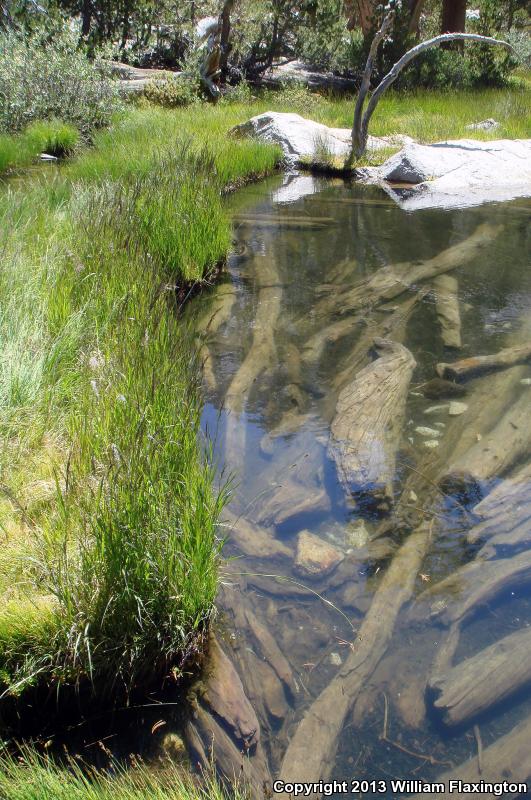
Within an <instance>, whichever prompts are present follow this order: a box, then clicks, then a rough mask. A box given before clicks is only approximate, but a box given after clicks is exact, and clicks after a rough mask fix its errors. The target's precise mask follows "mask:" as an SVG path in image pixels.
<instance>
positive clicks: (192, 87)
mask: <svg viewBox="0 0 531 800" xmlns="http://www.w3.org/2000/svg"><path fill="white" fill-rule="evenodd" d="M145 96H146V98H147V99H148V100H149V101H150V102H151V103H155V104H156V105H158V106H162V107H163V108H178V107H179V106H190V105H192V103H197V101H198V100H199V85H198V83H197V81H196V80H195V78H188V77H185V76H182V75H180V76H176V77H174V78H166V79H164V80H154V81H150V82H149V83H148V85H147V86H146V90H145Z"/></svg>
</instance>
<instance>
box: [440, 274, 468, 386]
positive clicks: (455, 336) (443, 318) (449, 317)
mask: <svg viewBox="0 0 531 800" xmlns="http://www.w3.org/2000/svg"><path fill="white" fill-rule="evenodd" d="M458 288H459V284H458V282H457V278H456V277H454V275H439V276H437V277H436V278H435V280H434V281H433V289H434V293H435V311H436V313H437V318H438V320H439V324H440V326H441V336H442V340H443V344H444V345H445V347H452V348H454V349H459V348H460V347H461V344H462V343H461V314H460V313H459V298H458ZM441 377H446V376H441Z"/></svg>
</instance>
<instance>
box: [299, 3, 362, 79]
mask: <svg viewBox="0 0 531 800" xmlns="http://www.w3.org/2000/svg"><path fill="white" fill-rule="evenodd" d="M308 6H309V8H308V16H307V18H306V19H305V20H304V22H305V24H304V25H301V26H300V28H299V30H298V41H297V56H298V57H299V58H300V59H301V60H302V61H304V62H306V63H308V64H310V65H312V66H314V67H316V68H319V69H326V70H332V71H334V72H339V73H348V72H350V71H352V70H358V69H359V68H360V66H361V62H362V54H363V36H362V34H361V31H347V29H346V24H345V16H344V12H343V2H342V0H316V2H313V3H309V4H308Z"/></svg>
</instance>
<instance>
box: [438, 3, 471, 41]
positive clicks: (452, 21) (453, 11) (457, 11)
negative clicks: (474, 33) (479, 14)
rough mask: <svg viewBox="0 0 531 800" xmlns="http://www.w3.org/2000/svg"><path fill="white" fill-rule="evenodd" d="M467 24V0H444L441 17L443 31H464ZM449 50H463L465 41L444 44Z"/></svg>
mask: <svg viewBox="0 0 531 800" xmlns="http://www.w3.org/2000/svg"><path fill="white" fill-rule="evenodd" d="M465 24H466V0H444V2H443V9H442V18H441V33H463V32H464V30H465ZM442 46H443V47H444V48H446V49H447V50H449V49H454V50H460V51H461V52H462V51H463V48H464V43H463V42H459V41H458V42H450V43H447V44H443V45H442Z"/></svg>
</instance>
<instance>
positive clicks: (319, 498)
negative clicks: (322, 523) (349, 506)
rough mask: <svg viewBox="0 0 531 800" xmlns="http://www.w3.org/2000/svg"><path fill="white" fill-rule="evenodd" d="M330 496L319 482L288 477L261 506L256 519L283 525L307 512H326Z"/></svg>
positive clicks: (258, 521) (328, 507)
mask: <svg viewBox="0 0 531 800" xmlns="http://www.w3.org/2000/svg"><path fill="white" fill-rule="evenodd" d="M330 505H331V503H330V497H329V495H328V492H327V491H326V489H325V488H324V487H323V486H320V485H318V484H317V483H315V484H313V485H304V484H302V483H299V481H297V480H291V479H289V478H288V479H287V480H285V481H283V482H282V483H281V484H279V485H278V486H277V487H276V488H275V490H274V492H273V494H272V495H271V496H270V497H268V498H267V499H266V500H265V502H264V503H263V504H262V505H261V506H260V507H259V509H258V510H257V512H256V514H255V515H254V519H255V520H256V522H257V523H259V524H260V525H283V524H285V523H287V522H289V521H290V520H293V519H294V518H295V517H299V516H304V515H305V514H324V513H325V512H327V511H329V510H330Z"/></svg>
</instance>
